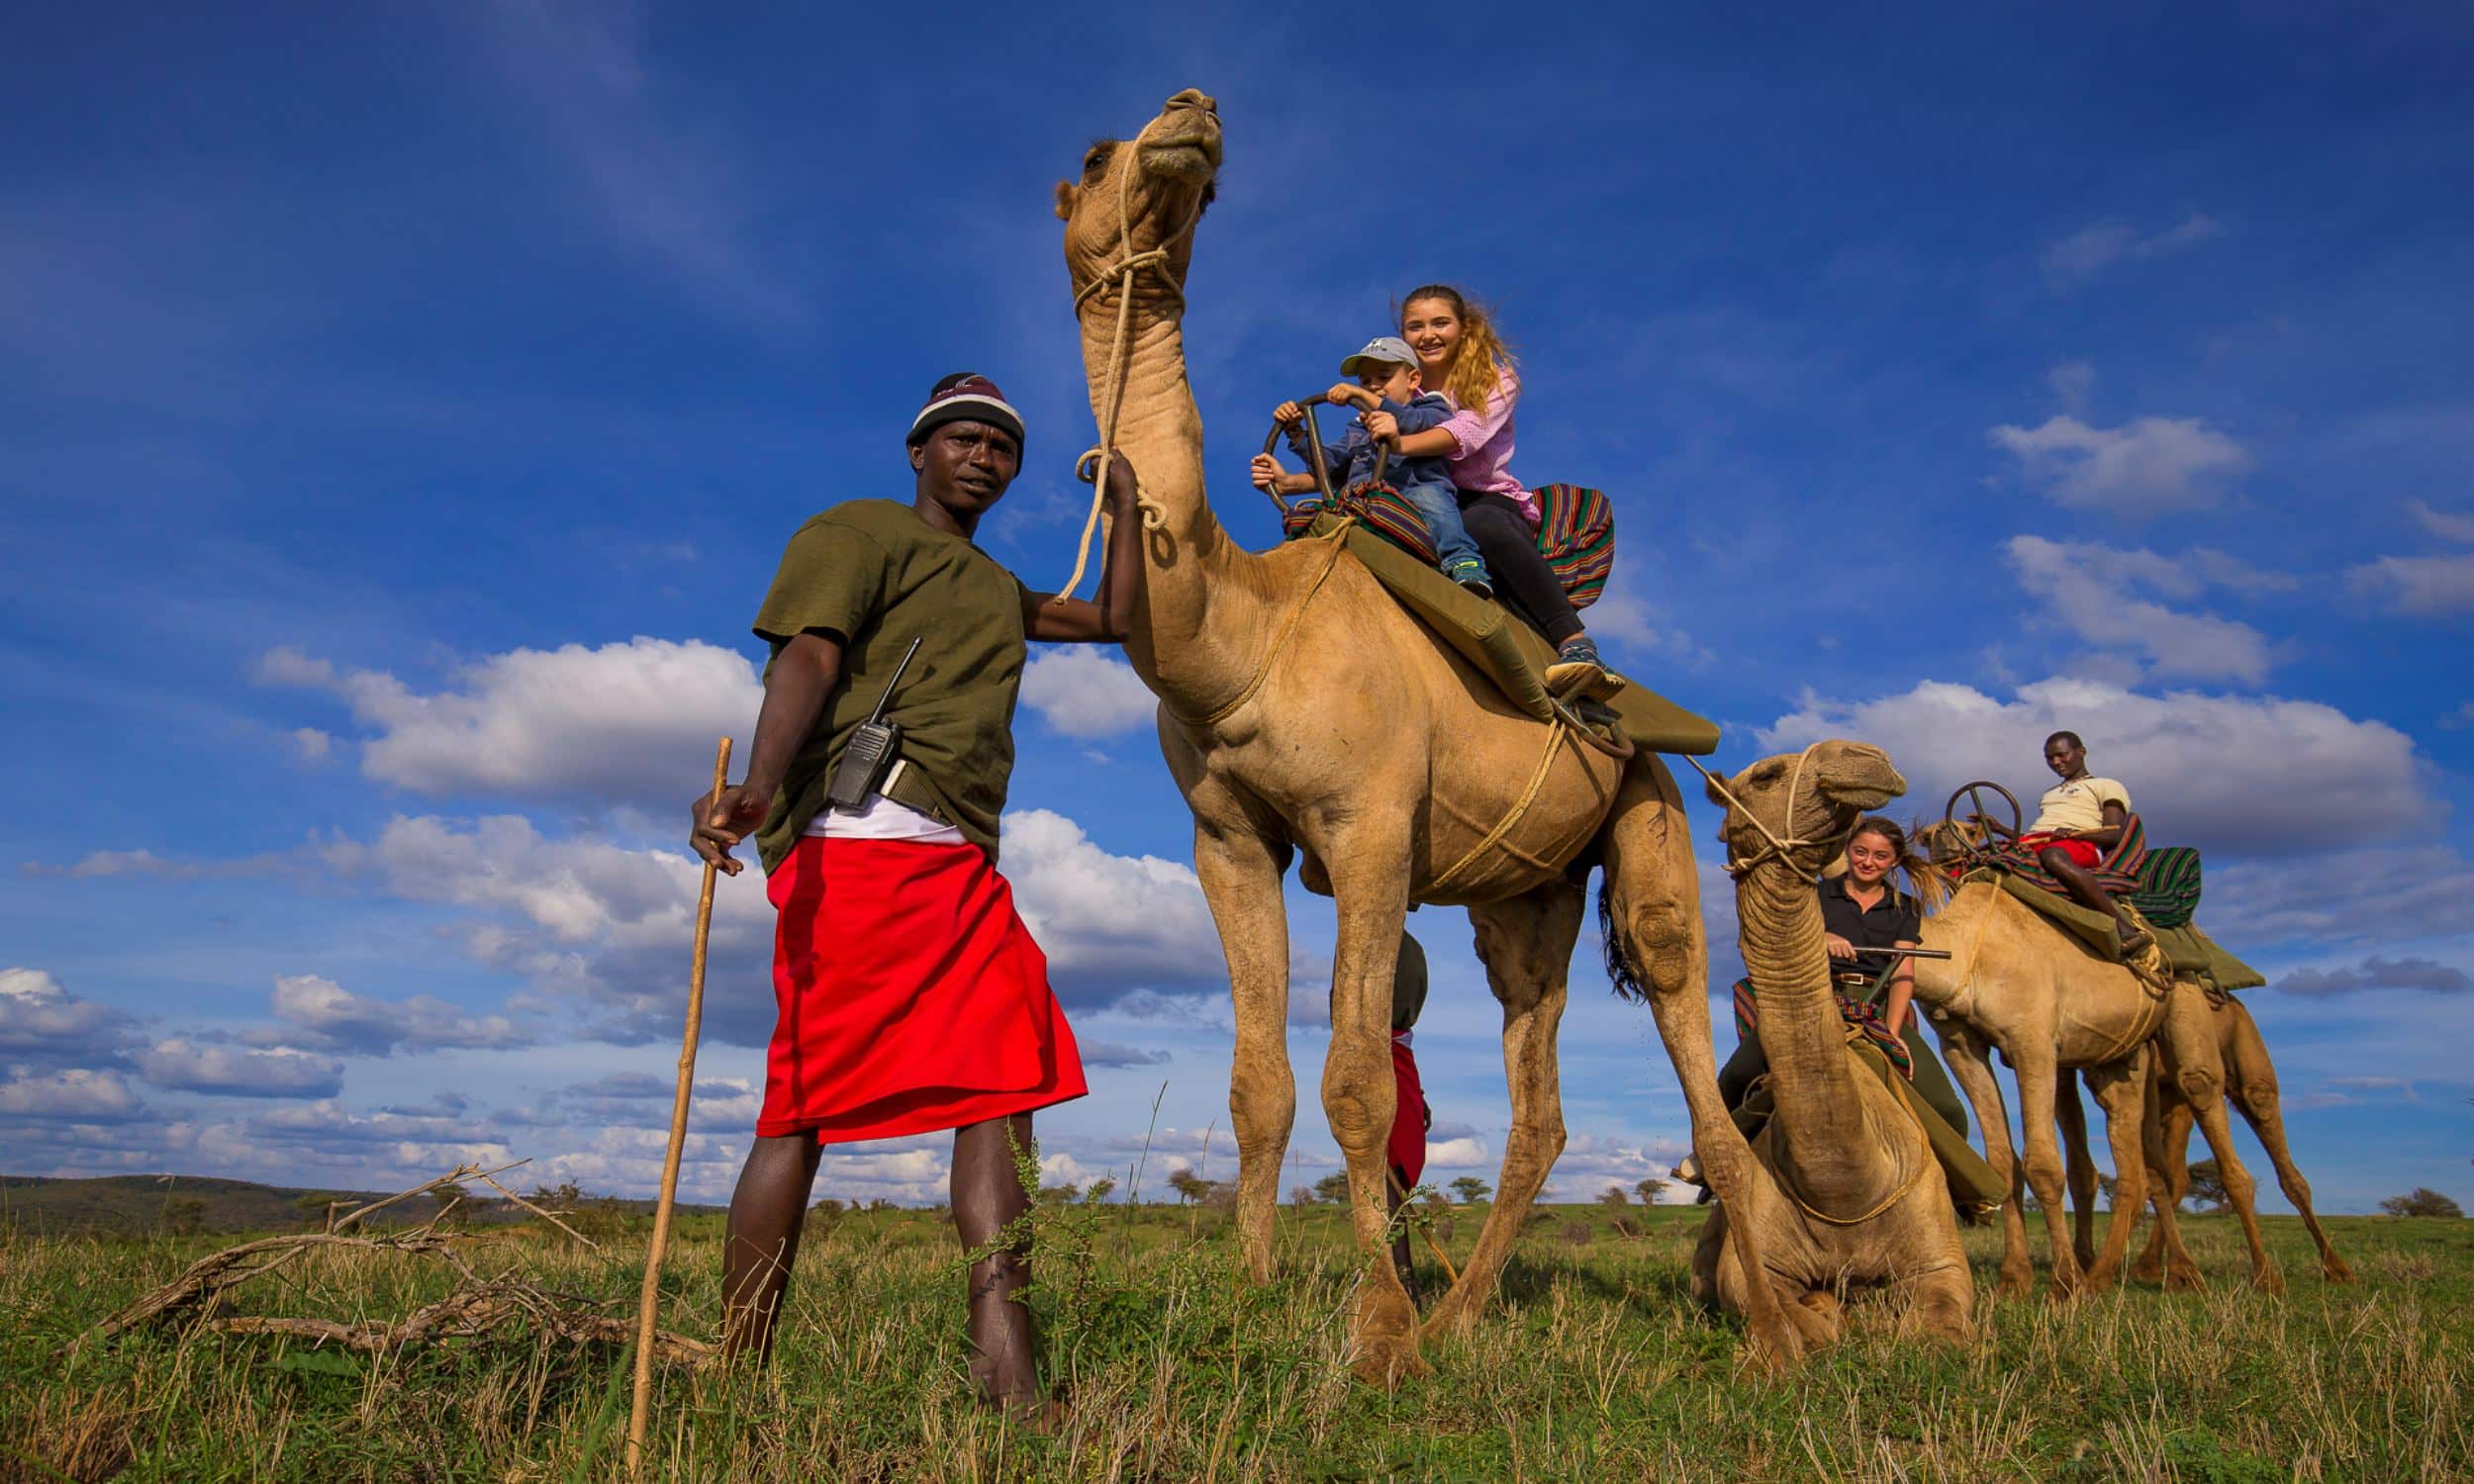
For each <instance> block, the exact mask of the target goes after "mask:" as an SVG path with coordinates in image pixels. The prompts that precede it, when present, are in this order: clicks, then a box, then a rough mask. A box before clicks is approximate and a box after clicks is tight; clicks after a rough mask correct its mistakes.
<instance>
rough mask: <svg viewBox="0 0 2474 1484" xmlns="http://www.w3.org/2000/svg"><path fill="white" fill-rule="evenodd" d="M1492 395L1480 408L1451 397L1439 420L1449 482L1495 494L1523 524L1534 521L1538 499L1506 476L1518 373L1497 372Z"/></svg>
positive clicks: (1509, 473) (1517, 396)
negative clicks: (1447, 444)
mask: <svg viewBox="0 0 2474 1484" xmlns="http://www.w3.org/2000/svg"><path fill="white" fill-rule="evenodd" d="M1496 374H1497V377H1498V378H1499V379H1498V380H1497V382H1496V385H1495V389H1494V396H1493V398H1492V399H1491V400H1489V401H1488V402H1487V404H1486V406H1485V408H1484V410H1483V411H1482V412H1479V411H1476V410H1473V409H1470V408H1465V407H1462V406H1461V405H1460V403H1459V402H1457V401H1453V400H1452V395H1451V394H1450V393H1449V392H1446V393H1445V394H1444V397H1445V400H1446V401H1451V402H1452V409H1453V412H1452V417H1451V418H1450V419H1449V420H1447V421H1446V422H1444V423H1443V424H1442V426H1443V429H1444V430H1445V431H1446V432H1449V433H1450V434H1452V454H1451V457H1450V458H1449V459H1447V460H1445V467H1446V468H1447V469H1449V470H1450V471H1451V474H1452V483H1453V484H1455V485H1458V486H1459V487H1460V488H1462V489H1464V490H1470V491H1474V492H1475V493H1477V494H1481V495H1501V496H1504V497H1506V498H1507V499H1509V500H1510V501H1511V502H1512V503H1513V504H1515V505H1517V506H1519V507H1520V508H1521V512H1522V513H1523V514H1525V515H1527V516H1528V517H1529V523H1530V524H1532V525H1535V524H1537V523H1538V520H1539V514H1538V497H1537V496H1535V495H1533V494H1531V493H1530V492H1529V490H1528V488H1527V487H1526V486H1524V485H1523V484H1522V483H1521V482H1520V481H1519V480H1517V479H1515V478H1513V477H1512V469H1511V463H1512V411H1513V409H1514V408H1515V407H1516V406H1518V404H1519V402H1520V373H1518V372H1516V371H1514V370H1513V369H1512V368H1511V367H1509V366H1503V367H1501V368H1499V370H1498V371H1497V373H1496Z"/></svg>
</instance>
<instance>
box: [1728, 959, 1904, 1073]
mask: <svg viewBox="0 0 2474 1484" xmlns="http://www.w3.org/2000/svg"><path fill="white" fill-rule="evenodd" d="M1734 997H1735V1035H1736V1039H1737V1040H1738V1041H1749V1040H1751V1039H1752V1038H1753V1035H1754V1034H1755V1033H1754V1029H1753V1028H1754V1027H1755V1026H1757V1025H1759V1024H1760V1004H1759V1003H1757V1002H1756V1001H1755V1000H1754V998H1753V981H1752V980H1751V979H1749V978H1743V979H1738V980H1736V981H1735V990H1734ZM1839 1015H1840V1017H1841V1018H1843V1019H1844V1020H1846V1022H1847V1023H1848V1025H1849V1026H1851V1027H1853V1028H1854V1029H1855V1030H1857V1031H1860V1032H1862V1033H1863V1037H1864V1039H1865V1040H1867V1041H1869V1042H1871V1043H1872V1044H1873V1047H1874V1049H1875V1050H1877V1051H1879V1052H1880V1053H1881V1055H1882V1056H1883V1057H1884V1058H1886V1059H1888V1061H1889V1064H1890V1065H1891V1066H1892V1067H1897V1068H1898V1069H1899V1074H1900V1075H1901V1076H1905V1077H1908V1078H1910V1079H1912V1078H1913V1077H1914V1076H1915V1075H1916V1067H1915V1059H1914V1058H1913V1057H1912V1056H1911V1055H1910V1054H1909V1052H1908V1050H1907V1048H1906V1047H1904V1046H1902V1045H1900V1044H1899V1041H1898V1038H1897V1037H1895V1036H1892V1035H1891V1034H1890V1028H1889V1027H1888V1026H1885V1025H1883V1024H1882V1023H1881V1012H1880V1011H1879V1010H1878V1009H1876V1008H1874V1007H1873V1006H1872V1005H1871V1004H1870V1003H1868V1002H1866V1001H1864V1000H1859V999H1850V998H1849V997H1848V996H1847V995H1845V994H1842V995H1840V996H1839Z"/></svg>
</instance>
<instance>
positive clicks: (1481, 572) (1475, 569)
mask: <svg viewBox="0 0 2474 1484" xmlns="http://www.w3.org/2000/svg"><path fill="white" fill-rule="evenodd" d="M1443 575H1444V576H1446V577H1448V578H1450V579H1452V580H1453V581H1454V582H1456V583H1459V584H1460V585H1461V586H1462V587H1464V588H1467V589H1468V590H1469V591H1470V592H1472V593H1475V594H1476V595H1477V596H1478V597H1480V598H1482V599H1485V600H1486V601H1487V602H1488V603H1492V602H1493V601H1494V584H1492V583H1490V582H1488V581H1486V564H1485V563H1483V562H1481V561H1478V560H1477V559H1476V558H1475V557H1471V558H1470V559H1468V560H1467V561H1460V562H1454V563H1453V564H1452V565H1451V566H1449V567H1447V568H1445V569H1444V573H1443Z"/></svg>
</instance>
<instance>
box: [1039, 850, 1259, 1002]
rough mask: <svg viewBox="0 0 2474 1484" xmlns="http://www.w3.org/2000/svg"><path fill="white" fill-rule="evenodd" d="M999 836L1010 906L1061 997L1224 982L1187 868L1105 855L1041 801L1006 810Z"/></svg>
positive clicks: (1103, 996)
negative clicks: (1039, 950) (1039, 806)
mask: <svg viewBox="0 0 2474 1484" xmlns="http://www.w3.org/2000/svg"><path fill="white" fill-rule="evenodd" d="M1001 844H1002V851H1003V857H1002V859H1003V863H1004V872H1005V877H1006V879H1007V880H1008V881H1011V882H1012V883H1013V893H1014V902H1015V905H1016V906H1017V907H1018V908H1019V909H1020V911H1021V913H1022V920H1023V921H1024V922H1025V923H1027V924H1028V925H1029V927H1030V929H1031V935H1032V936H1033V937H1034V938H1037V939H1038V940H1039V945H1040V947H1041V948H1042V949H1044V950H1045V951H1046V952H1047V955H1048V966H1049V978H1050V980H1051V982H1053V983H1054V984H1055V986H1056V989H1057V993H1058V995H1059V997H1061V998H1063V999H1065V1000H1066V1001H1067V1002H1069V1003H1079V1004H1095V1003H1102V1002H1105V1001H1107V1000H1111V999H1114V998H1116V997H1117V996H1118V995H1119V994H1121V993H1123V992H1124V991H1126V990H1127V989H1130V988H1133V987H1134V986H1136V985H1152V986H1164V985H1175V984H1184V985H1194V984H1197V983H1209V982H1218V983H1222V984H1224V983H1226V982H1227V979H1228V968H1227V964H1226V962H1225V961H1224V960H1223V959H1221V957H1220V940H1219V935H1218V934H1217V933H1216V932H1215V931H1214V930H1213V928H1212V925H1211V912H1210V909H1209V907H1207V906H1206V905H1205V904H1204V902H1203V899H1202V883H1201V882H1200V881H1197V880H1196V879H1195V877H1194V873H1193V869H1192V868H1191V867H1189V866H1187V865H1185V864H1184V863H1182V862H1178V861H1168V860H1163V859H1161V858H1160V857H1158V856H1118V855H1110V854H1109V853H1108V852H1107V851H1105V850H1102V849H1101V848H1100V847H1099V846H1098V845H1097V844H1096V843H1094V841H1093V840H1092V839H1091V837H1090V836H1089V835H1087V834H1085V833H1084V831H1083V827H1082V826H1081V825H1079V824H1076V823H1075V822H1074V821H1073V820H1071V819H1068V818H1066V817H1065V816H1064V815H1062V814H1058V813H1054V812H1052V811H1050V810H1047V809H1017V810H1014V811H1012V812H1010V813H1008V814H1006V815H1005V817H1004V832H1003V839H1002V842H1001Z"/></svg>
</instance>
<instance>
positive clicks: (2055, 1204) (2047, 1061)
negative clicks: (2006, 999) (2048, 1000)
mask: <svg viewBox="0 0 2474 1484" xmlns="http://www.w3.org/2000/svg"><path fill="white" fill-rule="evenodd" d="M2002 1055H2003V1056H2005V1057H2008V1058H2009V1059H2010V1065H2011V1066H2012V1067H2016V1068H2018V1072H2019V1108H2020V1117H2019V1126H2020V1132H2021V1134H2022V1135H2023V1136H2024V1138H2025V1140H2026V1149H2025V1150H2024V1152H2023V1153H2024V1158H2025V1161H2026V1164H2027V1168H2028V1185H2029V1187H2030V1188H2031V1189H2033V1190H2034V1191H2035V1192H2036V1201H2037V1204H2038V1205H2040V1206H2043V1207H2044V1208H2045V1240H2046V1243H2047V1244H2049V1246H2050V1248H2051V1252H2052V1257H2053V1297H2055V1298H2057V1299H2066V1298H2072V1297H2075V1296H2076V1295H2077V1294H2078V1291H2079V1287H2080V1281H2081V1278H2082V1276H2083V1272H2084V1269H2082V1268H2081V1267H2080V1266H2079V1259H2078V1254H2077V1253H2075V1252H2072V1251H2071V1250H2070V1230H2069V1227H2068V1226H2067V1224H2066V1223H2067V1220H2068V1218H2067V1215H2066V1208H2065V1206H2064V1205H2063V1201H2064V1198H2065V1197H2064V1190H2063V1186H2062V1178H2061V1149H2060V1147H2059V1145H2058V1144H2057V1142H2056V1141H2055V1140H2054V1138H2053V1120H2052V1107H2053V1084H2054V1080H2055V1074H2056V1071H2057V1068H2056V1067H2055V1066H2054V1062H2053V1048H2052V1046H2051V1045H2050V1044H2049V1043H2047V1044H2044V1045H2037V1046H2024V1047H2022V1046H2005V1047H2003V1048H2002ZM2089 1085H2090V1090H2093V1091H2096V1092H2097V1096H2098V1098H2099V1099H2100V1100H2101V1099H2102V1098H2103V1096H2104V1093H2103V1092H2102V1090H2100V1089H2097V1088H2096V1086H2095V1079H2094V1078H2090V1079H2089ZM2117 1150H2118V1144H2117ZM2137 1162H2138V1161H2137V1160H2136V1159H2135V1160H2133V1163H2134V1164H2136V1163H2137ZM2114 1167H2115V1169H2116V1170H2117V1171H2119V1170H2120V1168H2121V1163H2120V1160H2119V1158H2118V1157H2117V1159H2116V1161H2115V1165H2114Z"/></svg>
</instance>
